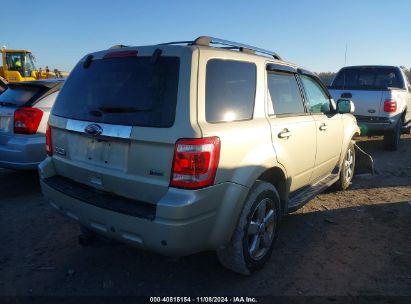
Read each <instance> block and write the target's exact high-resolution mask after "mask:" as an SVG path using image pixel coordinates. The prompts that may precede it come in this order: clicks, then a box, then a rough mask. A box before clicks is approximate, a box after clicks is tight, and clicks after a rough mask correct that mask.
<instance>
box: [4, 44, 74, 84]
mask: <svg viewBox="0 0 411 304" xmlns="http://www.w3.org/2000/svg"><path fill="white" fill-rule="evenodd" d="M0 53H1V58H2V62H0V77H3V78H4V79H5V80H7V81H8V82H20V81H31V80H37V79H48V78H63V77H64V76H66V75H63V73H62V72H60V71H58V70H57V69H55V70H54V71H53V72H52V71H49V69H48V67H46V69H45V70H42V69H39V70H38V69H36V67H35V65H34V56H33V54H32V53H31V51H27V50H8V49H6V48H5V47H3V48H2V49H1V50H0ZM64 74H66V73H64Z"/></svg>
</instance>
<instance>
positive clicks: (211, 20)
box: [0, 0, 411, 72]
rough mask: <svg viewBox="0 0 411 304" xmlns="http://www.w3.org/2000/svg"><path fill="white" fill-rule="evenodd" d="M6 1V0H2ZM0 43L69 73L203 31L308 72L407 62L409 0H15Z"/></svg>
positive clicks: (410, 50) (5, 14) (410, 49)
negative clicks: (116, 52)
mask: <svg viewBox="0 0 411 304" xmlns="http://www.w3.org/2000/svg"><path fill="white" fill-rule="evenodd" d="M2 1H5V2H6V0H1V2H2ZM2 7H3V8H2V14H1V15H2V17H1V19H2V22H1V31H0V47H1V46H6V47H7V48H9V49H29V50H31V51H32V52H33V54H34V55H35V56H36V59H37V62H36V65H37V67H42V68H44V67H45V66H46V65H48V66H49V68H50V69H54V68H58V69H60V70H66V71H70V70H71V69H72V68H73V67H74V65H75V64H76V63H77V61H78V60H79V59H80V58H81V57H83V56H84V55H85V54H87V53H89V52H93V51H98V50H102V49H107V48H108V47H110V46H112V45H115V44H125V45H136V46H138V45H150V44H157V43H162V42H169V41H180V40H194V39H195V38H196V37H198V36H201V35H209V36H213V37H218V38H222V39H226V40H231V41H236V42H241V43H245V44H250V45H254V46H256V47H260V48H264V49H268V50H272V51H275V52H277V53H278V54H279V55H280V56H281V57H282V58H283V59H284V60H286V61H289V62H293V63H296V64H299V65H301V66H303V67H305V68H307V69H309V70H311V71H314V72H328V71H330V72H337V71H338V70H339V69H340V68H341V67H343V66H344V62H345V51H346V47H347V59H346V65H360V64H386V65H402V66H406V67H407V68H410V67H411V15H410V13H411V0H395V1H388V0H341V1H337V0H334V1H333V0H305V1H304V0H272V1H258V0H254V1H250V0H248V1H243V0H236V1H230V0H226V1H224V0H220V1H215V0H202V1H196V0H191V1H186V0H184V1H183V0H181V1H179V0H169V1H166V0H155V1H148V0H134V1H133V0H114V1H113V0H111V1H108V0H87V1H85V0H66V1H63V0H41V1H32V0H13V1H7V5H5V4H3V5H2Z"/></svg>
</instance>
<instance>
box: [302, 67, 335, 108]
mask: <svg viewBox="0 0 411 304" xmlns="http://www.w3.org/2000/svg"><path fill="white" fill-rule="evenodd" d="M301 80H302V82H303V85H304V89H305V93H306V95H307V98H308V102H309V103H310V112H314V113H321V112H322V113H328V112H330V100H329V98H328V96H327V94H326V93H325V92H324V90H323V88H322V87H321V85H320V84H319V83H318V82H317V81H315V80H314V79H313V78H311V77H307V76H304V75H302V76H301Z"/></svg>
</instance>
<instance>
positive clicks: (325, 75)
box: [317, 68, 411, 86]
mask: <svg viewBox="0 0 411 304" xmlns="http://www.w3.org/2000/svg"><path fill="white" fill-rule="evenodd" d="M404 70H405V75H407V77H408V81H409V82H410V83H411V68H409V69H404ZM336 74H337V73H334V72H321V73H318V74H317V75H318V76H319V77H320V78H321V80H322V81H323V82H324V84H325V85H327V86H329V85H331V83H332V81H333V79H334V77H335V75H336Z"/></svg>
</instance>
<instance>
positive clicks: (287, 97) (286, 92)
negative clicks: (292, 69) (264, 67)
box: [267, 72, 305, 115]
mask: <svg viewBox="0 0 411 304" xmlns="http://www.w3.org/2000/svg"><path fill="white" fill-rule="evenodd" d="M267 82H268V92H269V98H270V99H271V105H272V108H273V110H274V111H272V110H271V109H269V113H268V114H277V115H281V114H301V113H304V112H305V109H304V104H303V100H302V97H301V92H300V89H299V87H298V84H297V80H296V78H295V76H294V74H290V73H279V72H278V73H277V72H270V73H268V75H267ZM273 112H274V113H273Z"/></svg>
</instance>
